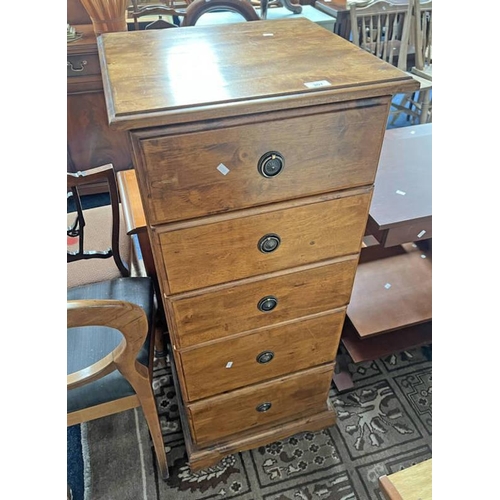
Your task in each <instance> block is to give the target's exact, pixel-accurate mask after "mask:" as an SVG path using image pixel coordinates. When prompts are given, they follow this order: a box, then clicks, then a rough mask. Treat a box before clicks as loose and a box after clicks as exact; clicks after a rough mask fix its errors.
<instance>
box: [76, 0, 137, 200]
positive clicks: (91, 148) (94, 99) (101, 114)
mask: <svg viewBox="0 0 500 500" xmlns="http://www.w3.org/2000/svg"><path fill="white" fill-rule="evenodd" d="M67 15H68V23H69V24H71V25H72V26H73V27H74V28H75V29H76V31H77V33H80V34H81V35H82V37H81V38H80V39H78V40H76V41H73V42H69V43H68V44H67V171H68V172H78V171H80V170H86V169H88V168H90V167H98V166H100V165H104V164H107V163H112V164H113V166H114V169H115V170H116V171H120V170H125V169H128V168H132V160H131V156H130V147H129V144H128V137H127V134H125V133H124V132H121V131H117V130H113V129H111V128H110V127H109V125H108V117H107V112H106V103H105V100H104V93H103V88H102V77H101V69H100V65H99V58H98V54H97V43H96V36H95V33H94V28H93V26H92V22H91V20H90V17H89V16H88V14H87V12H86V11H85V9H84V8H83V6H82V4H81V3H80V1H79V0H68V3H67ZM105 190H106V185H105V184H103V183H98V184H96V185H89V186H88V187H87V188H86V193H85V194H89V193H96V192H102V191H105Z"/></svg>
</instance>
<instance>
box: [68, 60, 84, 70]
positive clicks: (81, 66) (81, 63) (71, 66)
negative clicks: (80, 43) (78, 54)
mask: <svg viewBox="0 0 500 500" xmlns="http://www.w3.org/2000/svg"><path fill="white" fill-rule="evenodd" d="M86 64H87V61H86V60H85V59H83V61H80V67H79V68H75V67H74V66H73V63H72V62H71V61H68V64H67V66H69V69H70V70H71V71H75V72H77V73H78V72H80V71H83V70H84V69H85V67H84V66H86Z"/></svg>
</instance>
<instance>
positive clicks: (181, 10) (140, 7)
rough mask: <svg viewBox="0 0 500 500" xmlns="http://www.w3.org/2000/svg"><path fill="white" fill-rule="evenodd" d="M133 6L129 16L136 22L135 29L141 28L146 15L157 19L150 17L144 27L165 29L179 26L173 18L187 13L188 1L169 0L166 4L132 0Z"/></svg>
mask: <svg viewBox="0 0 500 500" xmlns="http://www.w3.org/2000/svg"><path fill="white" fill-rule="evenodd" d="M131 3H132V5H131V7H130V9H129V16H130V17H132V19H133V22H134V30H136V31H137V30H139V29H141V28H140V21H141V19H144V18H145V17H148V18H149V17H150V16H154V17H155V19H154V20H151V19H149V20H148V22H147V23H146V25H145V26H144V29H164V28H177V25H176V24H174V22H173V20H174V19H173V18H174V17H175V16H179V15H185V13H186V7H187V3H185V2H182V3H180V2H177V1H175V0H169V1H168V2H166V3H165V4H164V5H160V4H158V2H155V3H154V4H150V3H146V2H140V1H139V0H131Z"/></svg>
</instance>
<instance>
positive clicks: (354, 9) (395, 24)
mask: <svg viewBox="0 0 500 500" xmlns="http://www.w3.org/2000/svg"><path fill="white" fill-rule="evenodd" d="M410 2H413V0H409V1H407V2H406V3H404V4H400V3H393V2H392V1H390V0H375V1H374V2H370V3H368V4H367V5H363V6H359V5H357V4H356V3H353V4H351V5H350V9H349V16H350V21H351V36H350V39H351V41H352V42H353V43H354V44H355V45H357V46H358V47H361V48H362V49H363V50H366V51H368V52H370V54H373V55H375V56H377V57H380V58H381V59H382V60H384V61H387V62H388V63H390V64H394V65H395V66H397V67H398V68H399V69H401V70H403V71H406V69H407V57H408V49H409V42H410V29H411V5H410Z"/></svg>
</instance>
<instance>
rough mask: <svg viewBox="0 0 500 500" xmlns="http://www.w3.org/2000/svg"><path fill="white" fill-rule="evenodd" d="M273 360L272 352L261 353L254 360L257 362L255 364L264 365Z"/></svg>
mask: <svg viewBox="0 0 500 500" xmlns="http://www.w3.org/2000/svg"><path fill="white" fill-rule="evenodd" d="M273 358H274V352H273V351H263V352H261V353H260V354H259V355H258V356H257V358H255V359H256V360H257V363H260V364H261V365H265V364H266V363H270V362H271V361H272V360H273Z"/></svg>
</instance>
